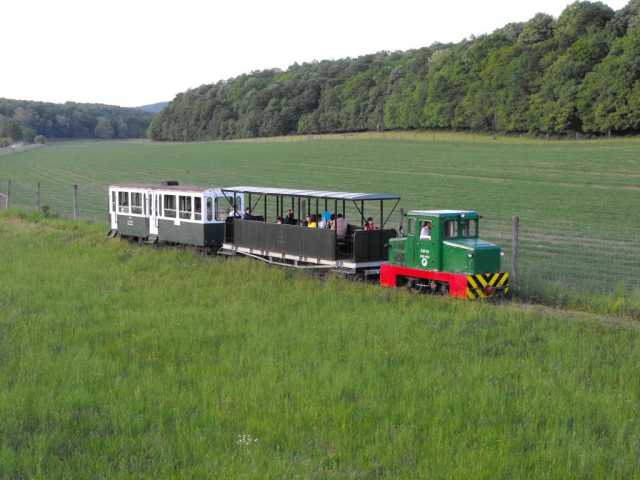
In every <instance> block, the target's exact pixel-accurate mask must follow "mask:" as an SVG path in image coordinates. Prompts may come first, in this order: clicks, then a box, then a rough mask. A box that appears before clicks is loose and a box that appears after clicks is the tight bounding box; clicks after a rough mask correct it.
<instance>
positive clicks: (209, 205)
mask: <svg viewBox="0 0 640 480" xmlns="http://www.w3.org/2000/svg"><path fill="white" fill-rule="evenodd" d="M216 202H217V199H216ZM211 220H213V201H212V200H211V198H207V221H209V222H210V221H211Z"/></svg>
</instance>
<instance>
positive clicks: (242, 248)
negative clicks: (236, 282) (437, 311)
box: [108, 181, 510, 300]
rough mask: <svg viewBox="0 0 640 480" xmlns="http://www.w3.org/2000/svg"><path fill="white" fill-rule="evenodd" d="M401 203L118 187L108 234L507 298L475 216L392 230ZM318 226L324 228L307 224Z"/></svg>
mask: <svg viewBox="0 0 640 480" xmlns="http://www.w3.org/2000/svg"><path fill="white" fill-rule="evenodd" d="M399 203H400V196H399V195H395V194H389V193H363V192H339V191H324V190H309V189H293V188H276V187H257V186H235V187H201V186H194V185H182V184H181V183H180V182H178V181H164V182H159V183H116V184H112V185H110V186H109V187H108V204H109V224H110V230H109V233H108V235H109V237H112V238H115V237H122V238H127V239H129V240H132V241H138V242H140V243H146V244H152V245H158V244H163V245H184V246H191V247H194V248H197V249H199V250H201V251H203V252H205V253H213V254H218V255H225V256H228V257H233V256H245V257H250V258H254V259H257V260H261V261H263V262H267V263H270V264H275V265H282V266H287V267H292V268H297V269H305V270H321V271H333V272H337V273H340V274H343V275H345V276H348V277H350V278H357V279H365V280H371V279H375V280H376V281H378V282H379V283H380V285H382V286H383V287H389V288H399V287H404V288H409V289H412V290H414V291H418V292H424V293H436V294H443V295H448V296H451V297H455V298H461V299H467V300H477V299H489V298H504V297H508V296H509V295H510V284H509V273H508V272H505V271H502V269H501V264H502V257H503V256H504V253H503V251H502V249H501V248H500V247H499V246H497V245H494V244H492V243H490V242H487V241H484V240H482V239H481V238H480V220H481V216H480V215H479V214H478V212H476V211H468V210H435V209H434V210H410V211H408V212H407V213H404V212H401V221H400V224H399V225H398V228H392V227H389V220H390V218H391V217H392V215H393V214H394V213H395V212H396V210H397V207H398V205H399ZM372 211H373V212H375V213H374V214H373V215H374V216H375V217H376V222H377V225H375V222H374V219H373V218H374V217H373V216H368V214H369V213H371V212H372ZM367 212H368V213H367ZM305 219H308V221H305ZM322 223H325V224H326V225H325V226H327V227H328V226H331V228H310V226H311V227H313V226H315V225H316V224H317V225H320V224H322ZM336 226H337V228H336Z"/></svg>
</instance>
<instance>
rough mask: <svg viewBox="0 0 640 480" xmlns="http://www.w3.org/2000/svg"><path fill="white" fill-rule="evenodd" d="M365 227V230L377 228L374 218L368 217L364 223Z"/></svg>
mask: <svg viewBox="0 0 640 480" xmlns="http://www.w3.org/2000/svg"><path fill="white" fill-rule="evenodd" d="M364 229H365V230H375V229H376V226H375V225H374V223H373V218H371V217H369V218H367V223H365V224H364Z"/></svg>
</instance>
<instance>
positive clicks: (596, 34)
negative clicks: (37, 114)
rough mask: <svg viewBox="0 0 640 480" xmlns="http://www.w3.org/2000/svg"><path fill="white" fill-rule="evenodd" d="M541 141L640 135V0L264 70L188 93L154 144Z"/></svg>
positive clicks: (581, 5) (586, 5)
mask: <svg viewBox="0 0 640 480" xmlns="http://www.w3.org/2000/svg"><path fill="white" fill-rule="evenodd" d="M399 129H402V130H412V129H451V130H473V131H487V132H501V133H526V134H532V135H547V136H549V135H552V136H565V135H580V134H587V135H612V134H614V135H622V134H630V133H636V132H638V131H639V130H640V0H632V1H631V2H629V3H628V4H627V6H626V7H624V8H622V9H620V10H618V11H614V10H612V9H611V8H610V7H608V6H606V5H605V4H603V3H602V2H588V1H578V2H575V3H573V4H571V5H569V6H568V7H567V8H566V9H565V10H564V11H563V12H562V14H561V15H560V16H559V17H558V18H557V19H556V18H554V17H552V16H550V15H547V14H543V13H540V14H537V15H536V16H534V17H533V18H532V19H530V20H529V21H527V22H524V23H511V24H508V25H506V26H504V27H503V28H500V29H498V30H496V31H494V32H493V33H491V34H487V35H482V36H478V37H472V38H468V39H465V40H463V41H461V42H459V43H455V44H439V43H436V44H433V45H431V46H429V47H425V48H420V49H416V50H410V51H405V52H379V53H375V54H371V55H365V56H362V57H358V58H345V59H341V60H335V61H329V60H325V61H318V62H311V63H303V64H294V65H292V66H290V67H289V68H287V69H286V70H284V71H283V70H279V69H272V70H264V71H255V72H251V73H249V74H244V75H240V76H238V77H236V78H232V79H228V80H224V81H219V82H217V83H214V84H211V85H203V86H201V87H198V88H195V89H192V90H189V91H187V92H184V93H180V94H178V95H177V96H176V97H175V99H174V100H173V101H172V102H171V103H170V104H169V106H168V107H167V108H165V109H164V110H163V111H162V112H160V113H159V114H158V115H157V116H156V117H154V119H153V121H152V123H151V126H150V128H149V135H150V137H151V138H152V139H154V140H172V141H190V140H210V139H225V138H247V137H259V136H277V135H289V134H308V133H329V132H348V131H364V130H399Z"/></svg>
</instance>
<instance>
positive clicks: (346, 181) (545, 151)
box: [0, 134, 640, 296]
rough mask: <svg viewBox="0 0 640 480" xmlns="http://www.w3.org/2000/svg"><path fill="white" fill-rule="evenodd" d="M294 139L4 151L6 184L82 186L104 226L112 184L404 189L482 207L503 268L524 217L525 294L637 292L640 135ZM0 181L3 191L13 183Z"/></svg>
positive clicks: (54, 203) (18, 195)
mask: <svg viewBox="0 0 640 480" xmlns="http://www.w3.org/2000/svg"><path fill="white" fill-rule="evenodd" d="M291 140H293V141H272V140H270V141H259V142H234V143H231V142H230V143H201V144H151V143H144V142H137V143H136V142H130V143H117V142H113V143H97V142H94V143H67V144H59V145H53V146H50V147H47V148H44V149H38V150H33V151H29V152H24V153H20V154H15V155H5V156H0V180H7V179H11V180H12V181H13V182H14V183H13V204H14V205H18V206H19V205H22V206H24V205H33V203H34V189H35V183H36V182H38V181H41V182H42V197H43V200H42V203H43V204H45V205H47V206H49V207H51V208H52V209H53V210H54V211H57V212H59V213H62V214H66V215H69V214H70V212H71V197H72V190H71V188H72V187H71V185H72V184H75V183H77V184H78V185H79V188H80V212H81V214H82V215H84V216H86V217H87V218H92V219H94V220H99V221H101V222H104V221H105V220H106V217H105V212H106V202H105V189H106V187H107V185H108V184H109V183H110V182H113V181H124V180H133V181H158V180H163V179H178V180H180V181H183V182H192V183H197V184H203V185H213V186H221V185H251V184H255V185H260V186H267V185H268V186H284V187H300V188H305V187H309V188H315V189H327V190H330V189H337V190H346V191H385V192H392V193H399V194H401V195H402V196H403V201H402V204H401V206H402V207H404V208H405V209H411V208H464V209H476V210H479V211H480V212H481V214H483V215H484V222H483V228H481V230H482V233H483V237H485V238H487V239H488V240H491V241H494V242H497V243H499V244H500V245H502V246H503V247H505V249H506V251H507V257H506V262H505V263H506V265H505V268H509V264H510V262H509V253H510V243H511V219H512V217H513V216H514V215H518V216H520V218H521V222H522V232H521V238H522V248H521V267H522V268H521V270H522V273H523V275H522V285H521V286H522V287H523V288H525V289H527V288H528V289H529V290H531V291H538V289H540V288H543V289H544V290H546V294H550V295H556V296H557V295H561V291H562V289H563V288H565V287H571V288H573V289H579V290H583V289H589V290H600V291H605V292H613V291H615V290H618V291H622V290H626V291H629V290H633V289H636V290H638V289H640V262H639V261H638V259H639V258H640V233H639V232H640V215H639V214H638V212H637V211H636V210H637V208H638V205H640V154H639V152H640V141H639V140H612V141H580V142H576V141H550V142H544V141H531V140H526V139H517V138H516V139H514V138H507V139H499V140H497V141H494V140H491V139H489V138H487V137H481V136H471V135H445V134H437V135H436V134H433V136H432V135H431V134H415V135H414V134H385V135H375V134H374V135H372V134H366V135H350V136H346V135H345V136H344V137H343V136H340V135H334V136H328V137H321V138H315V139H311V140H305V139H304V138H294V139H291ZM298 140H301V141H298ZM0 185H2V189H6V182H5V183H2V184H0ZM371 213H373V212H371ZM397 221H398V217H397V216H396V217H394V218H393V222H394V223H395V224H397Z"/></svg>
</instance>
